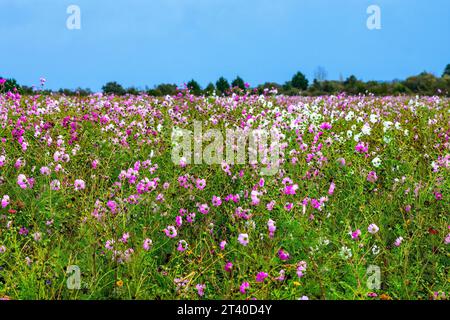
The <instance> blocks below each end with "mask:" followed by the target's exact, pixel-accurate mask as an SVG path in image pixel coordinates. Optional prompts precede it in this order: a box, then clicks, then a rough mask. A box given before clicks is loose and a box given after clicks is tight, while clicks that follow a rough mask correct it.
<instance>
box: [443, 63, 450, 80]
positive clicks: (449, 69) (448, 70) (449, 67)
mask: <svg viewBox="0 0 450 320" xmlns="http://www.w3.org/2000/svg"><path fill="white" fill-rule="evenodd" d="M445 75H448V76H450V64H448V65H447V66H446V67H445V70H444V73H443V74H442V78H443V77H444V76H445Z"/></svg>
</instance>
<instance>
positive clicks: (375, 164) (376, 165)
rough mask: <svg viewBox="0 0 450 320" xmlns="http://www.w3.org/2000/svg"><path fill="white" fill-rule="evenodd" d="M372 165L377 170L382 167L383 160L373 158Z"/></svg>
mask: <svg viewBox="0 0 450 320" xmlns="http://www.w3.org/2000/svg"><path fill="white" fill-rule="evenodd" d="M372 165H373V166H374V167H375V168H378V167H379V166H381V159H380V158H379V157H375V158H373V160H372Z"/></svg>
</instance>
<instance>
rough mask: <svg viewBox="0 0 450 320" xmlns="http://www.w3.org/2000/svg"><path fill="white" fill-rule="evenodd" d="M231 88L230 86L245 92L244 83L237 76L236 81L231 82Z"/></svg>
mask: <svg viewBox="0 0 450 320" xmlns="http://www.w3.org/2000/svg"><path fill="white" fill-rule="evenodd" d="M231 86H232V87H236V88H239V89H241V90H245V82H244V80H243V79H242V78H241V77H239V76H237V77H236V79H234V80H233V82H231Z"/></svg>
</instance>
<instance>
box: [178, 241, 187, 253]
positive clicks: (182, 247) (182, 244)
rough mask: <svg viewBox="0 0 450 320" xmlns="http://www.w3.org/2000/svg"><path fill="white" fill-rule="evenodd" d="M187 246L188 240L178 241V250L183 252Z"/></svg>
mask: <svg viewBox="0 0 450 320" xmlns="http://www.w3.org/2000/svg"><path fill="white" fill-rule="evenodd" d="M187 248H188V244H187V242H186V241H185V240H180V241H178V247H177V250H178V251H181V252H183V251H185V250H186V249H187Z"/></svg>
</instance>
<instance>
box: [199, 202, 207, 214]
mask: <svg viewBox="0 0 450 320" xmlns="http://www.w3.org/2000/svg"><path fill="white" fill-rule="evenodd" d="M198 211H200V213H202V214H208V212H209V207H208V205H207V204H206V203H203V204H201V205H199V206H198Z"/></svg>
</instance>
